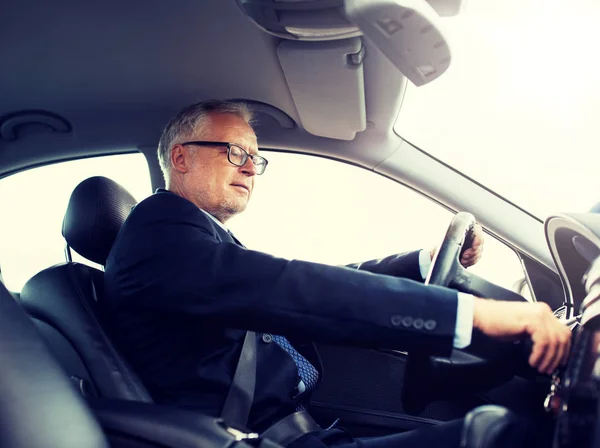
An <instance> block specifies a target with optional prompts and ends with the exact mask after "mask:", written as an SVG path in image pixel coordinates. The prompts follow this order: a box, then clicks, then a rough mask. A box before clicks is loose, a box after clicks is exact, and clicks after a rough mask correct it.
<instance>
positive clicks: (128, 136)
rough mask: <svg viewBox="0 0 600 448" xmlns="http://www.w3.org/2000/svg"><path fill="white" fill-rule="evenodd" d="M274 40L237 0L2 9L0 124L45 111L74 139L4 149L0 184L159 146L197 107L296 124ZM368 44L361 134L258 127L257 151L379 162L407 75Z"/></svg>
mask: <svg viewBox="0 0 600 448" xmlns="http://www.w3.org/2000/svg"><path fill="white" fill-rule="evenodd" d="M278 42H279V40H278V39H277V38H274V37H272V36H270V35H268V34H266V33H265V32H263V31H261V30H260V29H259V28H258V27H257V26H256V25H255V24H254V23H253V22H252V21H251V20H250V19H248V18H247V17H245V16H244V15H243V13H242V12H241V10H240V9H239V8H238V7H237V5H236V4H235V0H177V1H175V2H172V1H167V0H154V1H149V0H146V1H142V0H131V1H126V2H123V1H119V0H105V1H102V2H87V1H84V2H82V1H79V0H55V1H52V2H48V1H44V0H9V1H4V2H2V4H1V5H0V57H1V58H2V61H3V70H0V117H2V116H5V115H6V114H9V113H14V112H18V111H23V110H28V109H35V110H46V111H50V112H54V113H56V114H59V115H60V116H62V117H64V118H66V119H67V120H68V121H69V122H70V123H71V124H72V125H73V132H72V133H70V134H57V133H55V134H49V133H47V132H45V133H37V134H36V132H34V131H35V129H30V131H31V132H30V134H31V135H29V134H28V135H27V136H26V137H25V138H22V139H19V140H17V141H15V142H5V141H0V176H1V175H2V173H7V172H10V171H13V170H16V169H21V168H23V167H26V166H29V165H33V164H40V163H44V162H47V161H50V160H57V159H64V158H69V157H79V156H83V155H89V154H93V153H98V151H102V150H104V151H114V150H115V149H122V150H124V149H132V148H143V147H152V146H153V147H155V145H156V142H157V140H158V137H159V136H160V132H161V131H162V128H163V127H164V125H165V124H166V122H167V120H168V119H169V118H170V117H172V116H173V115H174V114H175V113H176V112H177V111H178V110H179V109H180V108H181V107H182V106H185V105H187V104H190V103H193V102H196V101H199V100H202V99H208V98H218V99H226V98H240V99H247V100H255V101H260V102H263V103H267V104H270V105H272V106H275V107H276V108H278V109H280V110H282V111H284V112H285V113H286V114H287V115H289V116H290V117H291V118H292V119H293V120H294V121H295V122H296V123H299V118H298V112H297V110H296V107H295V105H294V101H293V99H292V97H291V94H290V91H289V89H288V85H287V83H286V79H285V77H284V74H283V71H282V68H281V65H280V62H279V60H278V58H277V51H276V46H277V44H278ZM365 47H366V49H367V56H366V58H365V63H364V71H365V96H366V99H367V120H369V121H370V123H368V125H369V126H368V129H367V131H365V132H362V133H359V135H358V136H357V138H356V139H355V140H354V141H353V142H341V141H338V140H331V139H326V138H319V137H315V136H312V135H310V134H308V133H307V132H305V131H303V130H302V129H301V128H296V129H293V130H289V129H287V130H286V129H282V128H281V127H280V126H279V125H276V122H275V121H274V120H263V123H261V126H260V127H259V128H258V132H257V133H258V135H259V138H260V140H261V142H262V144H263V145H265V144H266V145H267V147H276V148H284V149H285V148H294V149H303V150H306V151H310V152H321V153H329V154H331V153H334V154H338V155H341V156H342V157H344V158H347V159H349V160H353V161H359V162H360V163H364V164H366V165H371V166H375V165H376V164H377V163H378V162H379V161H381V160H383V159H385V158H386V157H387V156H388V155H389V151H390V150H391V148H388V145H383V143H384V141H385V140H386V139H389V138H390V136H393V137H395V136H394V135H393V132H392V125H393V122H394V120H395V117H396V116H397V113H398V109H399V107H400V104H401V98H402V93H403V89H404V86H405V79H404V77H403V76H402V75H401V74H400V73H399V72H398V71H397V70H396V69H395V68H394V67H393V66H392V65H391V63H390V62H389V61H388V60H387V59H386V58H385V57H384V56H383V55H382V54H381V53H380V52H379V51H378V50H377V49H376V48H375V47H373V46H372V45H371V44H370V43H369V42H368V41H365ZM336 118H339V117H332V120H333V119H336ZM365 147H367V148H369V152H368V153H367V152H366V151H365ZM379 148H381V149H379Z"/></svg>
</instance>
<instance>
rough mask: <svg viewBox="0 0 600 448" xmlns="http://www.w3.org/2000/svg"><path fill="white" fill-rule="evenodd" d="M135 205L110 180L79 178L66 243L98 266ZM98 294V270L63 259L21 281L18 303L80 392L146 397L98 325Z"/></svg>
mask: <svg viewBox="0 0 600 448" xmlns="http://www.w3.org/2000/svg"><path fill="white" fill-rule="evenodd" d="M135 204H136V201H135V199H134V198H133V196H131V194H129V192H127V190H125V189H124V188H123V187H121V186H120V185H119V184H117V183H116V182H114V181H112V180H110V179H107V178H105V177H91V178H89V179H86V180H84V181H83V182H81V183H80V184H79V185H78V186H77V187H76V188H75V189H74V190H73V193H72V194H71V198H70V200H69V205H68V207H67V211H66V214H65V218H64V221H63V236H64V237H65V239H66V241H67V244H68V246H69V247H70V248H73V249H74V250H76V251H77V252H78V253H79V254H80V255H82V256H84V257H85V258H87V259H88V260H91V261H93V262H95V263H98V264H100V265H104V263H105V262H106V258H107V256H108V253H109V252H110V248H111V247H112V244H113V242H114V240H115V238H116V236H117V234H118V232H119V230H120V228H121V226H122V225H123V223H124V222H125V219H127V216H128V214H129V212H130V211H131V209H132V207H134V206H135ZM103 296H104V273H103V272H102V271H101V270H99V269H95V268H92V267H90V266H86V265H84V264H81V263H75V262H66V263H61V264H58V265H55V266H52V267H50V268H47V269H44V270H43V271H41V272H39V273H38V274H36V275H35V276H33V277H32V278H31V279H30V280H29V281H28V282H27V283H26V284H25V285H24V287H23V289H22V291H21V295H20V302H21V304H22V305H23V307H24V308H25V310H26V311H27V313H28V314H29V315H30V317H31V319H32V320H33V322H34V323H35V325H36V326H37V327H38V330H39V331H40V333H41V334H42V336H43V337H44V339H45V340H46V342H47V344H48V347H49V349H50V351H51V352H52V354H53V355H54V356H55V357H56V358H57V359H58V360H59V362H60V364H61V365H62V367H63V369H64V370H65V371H66V373H67V375H68V376H69V377H70V378H71V380H72V381H73V382H74V383H75V384H76V386H77V387H78V388H79V389H80V390H81V392H82V393H83V394H84V395H98V396H101V397H106V398H114V399H123V400H134V401H145V402H151V401H152V400H151V398H150V394H149V393H148V391H147V390H146V388H145V387H144V386H143V385H142V383H141V381H140V380H139V378H138V376H137V375H136V374H135V373H134V372H133V370H132V369H131V367H130V366H129V365H128V363H127V362H126V361H125V359H124V358H123V357H122V356H121V355H120V354H119V352H118V350H117V349H116V348H115V346H114V345H113V344H112V342H111V341H110V338H109V335H108V332H107V331H106V330H105V328H104V327H105V325H103V320H104V319H103V317H102V315H101V313H100V311H99V307H98V303H99V302H100V301H101V300H102V299H103Z"/></svg>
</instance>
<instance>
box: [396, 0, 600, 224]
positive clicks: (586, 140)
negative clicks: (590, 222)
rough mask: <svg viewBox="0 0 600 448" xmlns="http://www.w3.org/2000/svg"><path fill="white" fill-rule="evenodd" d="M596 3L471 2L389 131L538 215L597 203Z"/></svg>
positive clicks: (599, 37) (599, 61) (453, 21)
mask: <svg viewBox="0 0 600 448" xmlns="http://www.w3.org/2000/svg"><path fill="white" fill-rule="evenodd" d="M598 24H600V1H597V0H570V1H568V2H566V1H558V0H503V1H497V0H470V1H467V3H466V5H465V9H464V10H463V13H462V14H461V15H460V16H458V17H453V18H449V19H445V20H443V22H442V26H443V27H444V30H445V31H447V32H446V33H445V34H446V35H447V36H448V40H449V41H450V48H451V50H452V57H453V59H452V63H451V66H450V69H449V70H448V71H447V72H446V73H445V74H444V75H442V76H441V77H440V78H438V79H437V80H436V81H433V82H432V83H431V84H428V85H425V86H423V87H419V88H415V87H414V86H412V85H411V86H409V88H408V90H407V93H406V98H405V100H404V104H403V107H402V112H401V113H400V116H399V119H398V122H397V125H396V131H397V132H398V133H399V134H400V135H401V136H402V137H404V138H406V139H407V140H408V141H410V142H411V143H413V144H415V145H417V146H419V147H420V148H421V149H423V150H425V151H426V152H429V153H430V154H432V155H434V156H436V157H438V158H439V159H441V160H442V161H444V162H446V163H449V164H450V165H452V166H454V167H455V168H457V169H458V170H460V171H463V172H464V173H465V174H467V175H469V176H471V177H473V178H474V179H476V180H478V181H480V182H481V183H483V184H484V185H486V186H488V187H490V188H492V189H493V190H495V191H497V192H498V193H499V194H501V195H503V196H505V197H506V198H507V199H509V200H511V201H513V202H515V203H517V204H518V205H520V206H522V207H524V208H525V209H527V210H529V211H531V212H532V213H534V214H536V215H538V216H539V217H541V218H544V217H546V216H547V215H549V214H551V213H554V212H559V211H564V212H568V211H573V212H584V211H587V210H589V208H590V207H591V206H592V205H593V204H595V203H596V202H600V176H599V175H598V173H597V170H598V168H599V167H600V151H598V149H597V147H596V146H597V136H596V134H597V129H598V128H599V127H600V123H599V121H600V82H599V79H600V76H599V75H598V70H599V69H600V54H599V52H598V43H600V31H599V26H598Z"/></svg>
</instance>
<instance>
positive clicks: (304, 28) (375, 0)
mask: <svg viewBox="0 0 600 448" xmlns="http://www.w3.org/2000/svg"><path fill="white" fill-rule="evenodd" d="M237 3H238V5H239V6H240V8H241V9H242V11H243V12H244V13H245V14H246V15H247V16H248V17H249V18H250V19H252V21H253V22H254V23H255V24H256V25H258V26H259V27H260V28H261V29H262V30H263V31H265V32H267V33H269V34H271V35H273V36H276V37H278V38H279V39H280V41H279V43H278V46H277V55H278V57H279V61H280V63H281V67H282V70H283V73H284V75H285V78H286V81H287V83H288V86H289V89H290V92H291V94H292V97H293V99H294V102H295V104H296V107H297V110H298V115H299V116H300V120H301V122H302V126H303V127H304V129H305V130H306V131H308V132H310V133H311V134H313V135H317V136H320V137H328V138H334V139H340V140H352V139H354V137H355V136H356V133H357V132H361V131H364V130H365V129H366V128H367V114H366V99H365V83H364V76H365V69H364V63H365V58H368V57H369V55H368V54H367V53H368V52H367V51H366V49H367V48H368V47H369V45H371V46H375V47H376V48H377V50H378V51H379V52H381V53H383V55H385V57H387V59H389V60H390V61H391V62H392V64H393V65H394V66H395V67H396V68H397V69H398V70H399V71H400V72H401V73H402V74H403V75H404V76H405V77H406V78H408V79H409V80H410V81H411V82H412V83H413V84H415V85H417V86H420V85H423V84H426V83H428V82H431V81H433V80H434V79H436V78H438V77H439V76H440V75H442V74H443V73H444V72H445V71H446V70H447V68H448V66H449V65H450V60H451V56H450V50H449V48H448V44H447V42H446V39H445V38H444V36H443V34H442V32H441V31H440V29H439V26H438V24H437V22H438V20H439V16H440V15H453V14H456V13H458V11H459V9H460V5H461V1H460V0H429V1H425V0H345V1H344V0H237ZM401 94H402V92H400V91H398V86H395V85H391V86H390V95H396V96H399V95H401Z"/></svg>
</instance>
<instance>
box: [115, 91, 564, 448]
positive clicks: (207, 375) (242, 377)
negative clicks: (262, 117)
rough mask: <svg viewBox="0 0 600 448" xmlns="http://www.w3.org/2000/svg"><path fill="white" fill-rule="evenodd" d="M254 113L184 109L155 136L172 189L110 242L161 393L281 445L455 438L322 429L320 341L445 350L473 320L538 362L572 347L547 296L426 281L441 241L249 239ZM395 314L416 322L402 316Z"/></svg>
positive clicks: (556, 358) (466, 339) (119, 324)
mask: <svg viewBox="0 0 600 448" xmlns="http://www.w3.org/2000/svg"><path fill="white" fill-rule="evenodd" d="M251 122H252V116H251V112H250V111H249V110H248V109H247V108H246V106H245V105H244V104H242V103H234V102H223V101H208V102H201V103H198V104H194V105H191V106H188V107H186V108H185V109H183V110H182V111H181V112H180V113H179V114H178V115H177V117H175V118H174V119H173V120H172V121H171V122H170V123H169V124H168V125H167V126H166V128H165V129H164V131H163V134H162V137H161V139H160V142H159V146H158V158H159V162H160V165H161V168H162V170H163V174H164V177H165V183H166V189H164V190H163V189H159V190H157V191H156V193H155V194H153V195H152V196H150V197H149V198H147V199H145V200H143V201H142V202H141V203H140V204H138V205H137V206H136V207H135V208H134V209H133V211H132V212H131V214H130V215H129V217H128V219H127V221H126V222H125V224H124V225H123V228H122V229H121V232H120V233H119V236H118V237H117V239H116V241H115V244H114V246H113V248H112V250H111V253H110V255H109V257H108V260H107V263H106V275H105V278H106V288H107V297H108V300H107V307H108V311H109V312H110V313H111V320H112V321H113V322H114V329H113V330H114V336H115V338H116V341H117V344H118V345H119V347H120V348H121V350H122V351H123V352H124V354H125V356H126V357H127V358H128V360H129V361H130V362H131V364H132V365H133V367H134V368H135V370H136V371H137V372H138V374H139V375H140V377H141V378H142V381H143V382H144V384H145V385H146V387H147V388H148V390H149V391H150V393H151V395H152V397H153V399H154V400H155V401H156V402H157V403H161V404H169V405H175V406H181V407H186V408H192V409H197V410H198V411H199V412H202V413H205V414H209V415H214V416H221V417H223V418H224V419H225V421H226V422H227V423H229V424H231V425H237V426H242V427H248V428H250V429H252V430H254V431H256V432H259V433H262V434H263V435H264V436H265V437H267V438H271V439H273V440H275V441H277V442H279V443H281V444H282V445H286V446H293V447H325V446H336V447H348V448H349V447H358V446H364V447H382V448H383V447H392V446H393V447H417V446H418V447H421V446H423V447H425V446H426V447H438V446H439V447H442V446H444V447H450V446H456V447H458V446H459V445H460V435H461V428H462V426H463V422H462V421H455V422H450V423H445V424H441V425H437V426H434V427H431V428H425V429H420V430H417V431H410V432H406V433H402V434H396V435H391V436H386V437H378V438H369V439H353V438H352V437H351V436H349V435H348V434H347V433H346V432H345V431H342V430H339V429H336V428H330V429H327V430H325V429H321V428H320V427H319V426H318V425H317V424H316V423H315V422H314V421H313V420H312V418H311V417H310V414H308V412H307V411H306V407H307V404H308V402H309V399H310V395H311V392H312V391H313V390H314V389H315V387H317V384H318V382H319V380H320V379H321V377H322V373H321V370H320V369H321V367H320V363H319V360H318V359H319V358H318V355H317V353H316V349H315V347H314V345H313V344H312V343H311V341H320V342H326V343H331V344H345V345H355V346H362V347H377V348H389V349H400V350H408V351H410V350H419V351H420V352H422V353H429V354H431V355H447V354H449V352H450V351H451V349H452V347H456V348H464V347H467V346H468V345H469V344H470V342H471V333H472V331H473V328H477V329H479V330H480V331H481V332H483V333H485V334H486V335H488V336H490V337H492V338H502V339H511V338H513V339H517V338H522V337H530V338H531V340H532V341H533V351H532V353H531V357H530V359H529V362H530V364H531V365H532V366H533V367H535V368H537V369H538V370H539V371H540V372H546V373H548V372H551V371H553V370H554V369H555V368H556V367H557V366H558V365H559V364H560V363H563V362H565V361H566V358H567V355H568V351H569V347H570V332H569V330H568V329H567V328H566V327H565V326H564V325H562V324H561V323H560V322H559V321H558V320H557V319H555V318H554V316H553V315H552V312H551V310H550V308H549V307H548V306H547V305H545V304H542V303H536V304H530V303H515V302H500V301H493V300H485V299H481V298H476V297H473V296H470V295H467V294H462V293H457V292H456V291H454V290H451V289H447V288H442V287H438V286H425V285H423V278H424V274H426V272H427V265H428V263H430V259H431V256H432V255H433V253H434V252H433V251H431V252H430V251H429V250H421V251H414V252H408V253H404V254H400V255H393V256H390V257H388V258H385V259H383V260H377V261H370V262H366V263H362V264H360V265H354V266H349V267H335V266H328V265H322V264H317V263H310V262H305V261H297V260H285V259H281V258H276V257H273V256H271V255H268V254H266V253H262V252H258V251H254V250H251V249H249V248H246V247H244V246H243V244H242V243H241V242H239V241H238V240H237V239H236V238H235V236H233V235H232V234H231V232H230V231H229V230H228V229H227V227H226V225H227V221H228V220H229V219H230V218H232V217H233V216H235V215H236V214H238V213H241V212H242V211H244V209H245V208H246V206H247V204H248V201H249V200H250V197H251V196H252V191H253V187H254V182H255V180H256V179H257V176H259V175H261V174H262V173H263V172H264V171H265V169H266V168H267V160H266V159H265V158H264V157H263V156H261V155H260V154H259V151H258V143H257V138H256V135H255V133H254V131H253V129H252V126H251ZM482 243H483V240H482V234H481V231H480V230H478V231H477V232H476V235H475V238H474V242H473V244H472V247H471V248H470V249H468V250H467V251H466V252H465V254H464V256H463V258H462V259H461V263H462V264H463V265H465V266H469V265H471V264H473V263H475V262H476V261H477V260H478V259H479V257H480V255H481V248H482ZM400 315H401V316H410V317H411V318H412V322H418V323H419V325H411V326H408V327H407V326H404V325H399V324H398V322H399V321H401V319H400V320H399V319H397V318H394V317H397V316H400ZM421 323H423V325H421ZM506 440H507V443H510V444H511V446H515V440H516V439H514V438H513V437H508V438H507V439H506Z"/></svg>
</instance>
